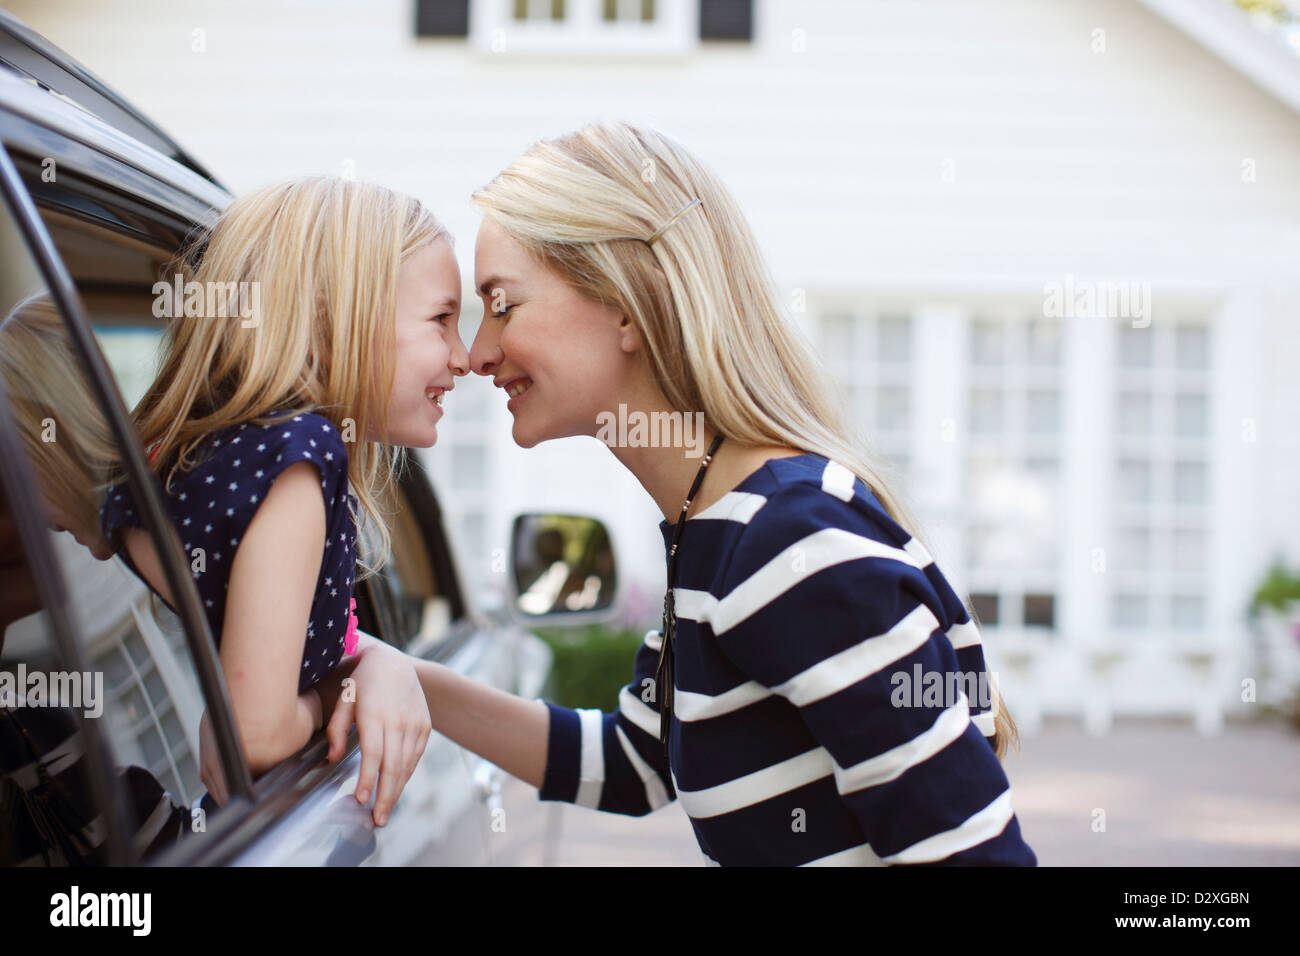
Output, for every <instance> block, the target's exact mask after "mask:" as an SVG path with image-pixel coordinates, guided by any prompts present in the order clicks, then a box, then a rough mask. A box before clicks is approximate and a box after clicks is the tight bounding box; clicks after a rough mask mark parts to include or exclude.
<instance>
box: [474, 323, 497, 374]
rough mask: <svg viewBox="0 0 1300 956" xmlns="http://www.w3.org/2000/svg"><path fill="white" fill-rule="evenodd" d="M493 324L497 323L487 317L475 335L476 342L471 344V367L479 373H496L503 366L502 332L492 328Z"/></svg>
mask: <svg viewBox="0 0 1300 956" xmlns="http://www.w3.org/2000/svg"><path fill="white" fill-rule="evenodd" d="M492 325H495V323H494V322H492V321H491V320H490V319H488V318H487V317H485V318H484V320H483V324H482V325H480V326H479V328H478V333H477V334H476V335H475V336H474V344H473V345H471V346H470V350H469V367H470V368H471V369H473V370H474V371H475V373H477V374H479V375H495V374H496V370H497V369H498V368H500V367H501V357H502V356H501V339H500V334H499V333H498V332H497V331H496V330H495V329H493V328H491V326H492Z"/></svg>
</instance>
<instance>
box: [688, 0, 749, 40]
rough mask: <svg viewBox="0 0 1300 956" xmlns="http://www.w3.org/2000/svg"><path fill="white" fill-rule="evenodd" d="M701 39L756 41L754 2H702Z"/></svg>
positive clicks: (731, 0)
mask: <svg viewBox="0 0 1300 956" xmlns="http://www.w3.org/2000/svg"><path fill="white" fill-rule="evenodd" d="M700 39H701V40H746V41H748V40H752V39H754V0H700Z"/></svg>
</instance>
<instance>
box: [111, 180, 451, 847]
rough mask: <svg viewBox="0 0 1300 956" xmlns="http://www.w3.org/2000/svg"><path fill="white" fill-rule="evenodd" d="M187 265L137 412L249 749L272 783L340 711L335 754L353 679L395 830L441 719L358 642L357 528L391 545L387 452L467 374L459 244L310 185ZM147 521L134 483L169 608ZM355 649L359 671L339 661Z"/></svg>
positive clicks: (427, 429) (373, 192) (248, 203)
mask: <svg viewBox="0 0 1300 956" xmlns="http://www.w3.org/2000/svg"><path fill="white" fill-rule="evenodd" d="M194 260H199V261H198V262H197V264H196V263H195V262H194ZM181 267H182V268H181V285H180V287H181V288H182V289H186V290H187V292H186V296H185V298H184V300H183V301H182V300H180V299H178V300H177V301H176V302H174V303H173V304H172V307H173V310H174V311H172V312H171V313H170V314H172V315H173V316H175V317H174V318H173V319H172V320H171V322H170V324H169V326H168V330H167V337H166V340H165V343H164V358H163V363H162V370H161V373H160V374H159V376H158V378H157V380H156V381H155V382H154V383H153V385H152V387H151V388H150V389H149V391H148V393H147V394H146V395H145V396H144V398H143V399H142V400H141V402H140V404H139V406H138V407H137V408H136V410H135V412H134V417H135V419H136V423H137V426H138V428H139V430H140V433H141V437H142V440H143V441H144V442H145V445H146V447H148V448H150V449H151V452H150V457H151V460H152V461H153V462H154V466H155V468H156V469H157V471H158V473H159V475H160V477H161V479H162V483H163V487H164V491H165V494H166V506H167V508H168V511H169V515H170V517H171V519H172V522H173V524H174V527H175V530H176V532H177V535H178V537H179V539H180V545H181V548H182V551H183V553H184V554H185V557H186V558H187V559H188V560H189V561H190V562H191V570H192V571H193V574H194V578H195V584H196V585H197V588H198V592H199V597H200V599H201V601H202V604H203V607H204V610H205V612H206V614H207V616H208V620H209V623H210V625H211V627H212V633H213V636H214V638H215V639H216V640H217V642H218V646H219V651H220V658H221V663H222V668H223V671H224V674H225V680H226V686H227V688H228V690H229V693H230V699H231V704H232V706H233V709H234V714H235V719H236V724H237V726H238V729H239V735H240V739H241V741H242V744H243V747H244V751H245V756H246V757H247V760H248V763H249V767H250V769H251V770H252V772H253V773H254V774H255V775H256V774H259V773H262V772H264V771H266V770H267V769H269V768H270V767H272V766H274V765H275V764H276V763H278V762H279V761H280V760H282V759H284V758H285V757H287V756H289V755H290V754H292V753H294V752H295V751H297V750H299V749H300V748H302V747H303V746H305V745H306V743H307V741H308V740H309V739H310V738H311V736H312V735H313V734H314V733H315V732H316V731H317V730H319V729H320V728H321V727H322V726H323V725H324V723H325V721H326V719H327V715H328V714H330V713H331V711H333V713H334V718H333V719H332V720H330V722H329V726H330V740H331V748H330V759H337V757H338V756H340V755H341V753H342V748H343V740H344V739H345V737H346V733H347V729H348V726H349V724H350V717H351V714H352V711H353V708H352V707H351V706H350V702H345V703H344V704H340V705H339V706H337V708H336V707H335V705H336V704H339V701H338V698H339V690H340V683H341V679H342V675H343V674H345V673H349V672H350V673H352V675H353V676H354V677H355V679H356V682H357V689H356V708H355V710H356V714H357V724H358V731H359V734H360V737H361V750H362V769H361V776H360V780H359V782H358V784H357V792H356V796H357V799H358V800H359V801H360V802H362V803H363V804H364V803H365V802H367V800H368V798H369V795H370V790H371V788H372V785H373V780H374V777H375V773H376V772H377V771H381V772H382V777H381V780H380V786H379V792H378V796H377V798H376V803H375V811H374V815H375V822H376V823H377V824H379V825H383V824H384V822H385V820H386V817H387V814H388V812H389V810H390V809H391V807H392V804H393V802H394V801H395V800H396V798H397V794H398V793H400V791H401V789H402V786H404V784H405V782H406V780H407V779H408V778H409V776H410V774H411V772H412V771H413V769H414V767H415V764H416V762H417V761H418V759H419V757H420V754H421V753H422V752H423V750H424V746H425V743H426V741H427V740H428V734H429V718H428V710H427V706H426V705H425V701H424V699H423V697H422V696H421V695H420V692H419V685H418V684H417V683H416V681H415V678H414V675H413V673H412V671H411V668H410V665H409V663H407V659H406V658H405V657H404V656H402V655H400V654H398V653H397V652H396V651H393V650H392V649H389V648H386V647H385V646H384V645H382V643H381V642H378V641H375V640H373V639H371V638H369V637H368V636H366V635H359V634H358V633H357V631H356V618H355V615H354V614H353V613H352V611H353V610H354V609H355V607H356V602H355V600H354V599H353V596H352V595H353V589H354V587H355V585H356V569H357V567H358V561H357V545H356V542H357V521H358V519H359V518H360V517H361V513H362V512H364V516H365V517H366V518H368V519H369V520H371V521H373V522H374V523H375V524H376V526H377V528H378V530H379V533H380V538H381V540H382V549H383V550H386V549H387V541H388V538H387V532H386V531H385V528H384V522H383V518H382V513H383V510H384V509H383V501H384V496H385V494H386V490H387V487H388V483H389V481H390V479H391V476H392V473H393V468H394V466H395V464H396V462H397V456H398V455H399V454H400V451H399V450H398V449H397V448H395V447H391V446H414V447H427V446H430V445H432V444H433V443H434V442H435V441H436V440H437V422H438V420H439V418H440V417H441V416H442V408H441V403H442V396H443V394H444V393H445V392H447V391H450V390H451V389H452V388H453V385H454V376H456V375H464V374H466V372H467V368H466V366H467V356H466V352H465V348H464V345H463V343H462V342H461V341H460V338H459V334H458V332H457V320H458V318H459V298H460V273H459V270H458V268H457V266H456V260H455V257H454V255H453V254H452V249H451V242H450V237H449V236H448V235H447V234H446V232H445V231H444V230H443V228H442V226H441V225H440V224H439V223H438V221H437V220H436V219H435V218H434V217H433V216H432V214H430V213H429V212H428V211H427V210H426V209H425V208H424V207H423V206H422V205H421V204H420V203H419V202H417V201H416V200H414V199H411V198H409V197H406V196H402V195H399V194H397V193H394V192H392V191H390V190H387V189H384V188H382V187H379V186H374V185H367V184H362V183H357V182H351V181H347V180H343V179H330V178H308V179H301V180H296V181H292V182H287V183H282V184H279V185H275V186H271V187H268V188H265V189H262V190H259V191H257V192H254V193H251V194H249V195H247V196H244V197H242V198H240V199H238V200H236V201H235V202H233V203H232V204H231V205H230V207H229V208H228V209H227V210H226V211H225V212H224V213H223V214H222V215H221V217H220V218H219V220H218V222H217V223H216V225H215V227H214V228H213V229H212V231H211V233H210V234H209V235H207V236H205V237H204V238H203V239H202V240H201V244H196V245H195V246H194V247H193V248H191V249H190V250H188V252H187V253H186V254H184V255H182V257H181ZM168 278H170V277H168ZM191 282H192V283H197V285H195V286H190V283H191ZM190 289H196V290H200V291H201V292H202V295H194V294H191V293H190V292H189V291H188V290H190ZM207 290H217V292H218V293H219V295H214V296H209V295H208V294H207ZM232 293H233V294H232ZM221 295H224V296H225V299H224V301H223V300H222V299H221V298H220V296H221ZM214 305H215V308H214ZM250 306H251V308H250ZM209 309H211V310H212V312H214V313H215V314H195V313H196V312H197V313H202V312H204V311H207V310H209ZM139 525H140V521H139V518H138V516H137V514H136V510H135V508H134V506H133V504H132V501H131V499H130V495H129V493H128V491H127V490H126V486H125V484H120V485H118V486H116V487H113V488H110V489H109V491H108V492H107V493H106V495H105V498H104V506H103V530H104V533H105V536H106V537H107V538H108V539H109V540H110V542H112V543H113V545H114V547H115V548H116V549H120V553H121V555H122V557H123V559H124V560H125V561H126V562H127V563H128V564H129V565H130V566H131V568H132V570H134V571H135V572H136V573H137V574H138V575H140V576H141V577H142V578H143V579H144V580H145V582H146V583H148V584H149V585H150V586H151V587H152V588H153V589H154V590H155V591H157V592H158V593H159V595H160V596H161V597H162V598H163V599H164V600H166V601H168V603H172V602H171V596H170V594H169V593H168V590H167V587H166V583H165V580H164V579H163V575H162V572H161V567H160V565H159V562H158V559H157V556H156V555H155V554H154V553H153V550H152V547H151V546H150V545H149V544H148V538H147V536H146V534H145V533H144V532H143V531H142V530H139ZM381 554H382V551H381ZM362 569H363V571H364V572H365V573H369V572H371V571H373V570H374V566H371V567H366V565H364V564H363V565H362ZM358 653H359V654H360V656H361V657H362V660H361V661H360V662H359V663H357V664H356V669H355V671H351V668H350V667H345V668H340V667H339V665H340V662H342V661H343V659H344V656H345V655H353V654H358ZM202 736H203V743H202V749H203V755H202V760H201V763H202V767H203V769H202V773H201V776H202V778H203V781H204V783H205V785H207V786H208V788H209V791H210V793H211V795H212V797H213V798H214V799H215V800H216V801H217V803H222V802H224V801H225V799H226V797H227V793H226V790H225V783H224V781H223V780H222V779H221V774H220V771H219V762H218V760H217V755H216V750H215V741H214V739H213V738H212V736H211V730H210V727H209V726H208V722H207V719H206V715H205V718H204V726H203V735H202Z"/></svg>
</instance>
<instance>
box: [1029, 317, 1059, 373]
mask: <svg viewBox="0 0 1300 956" xmlns="http://www.w3.org/2000/svg"><path fill="white" fill-rule="evenodd" d="M1028 358H1029V363H1030V364H1031V365H1059V364H1060V363H1061V323H1060V322H1058V321H1055V320H1052V319H1035V320H1033V321H1032V322H1030V323H1029V356H1028Z"/></svg>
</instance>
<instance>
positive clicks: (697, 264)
mask: <svg viewBox="0 0 1300 956" xmlns="http://www.w3.org/2000/svg"><path fill="white" fill-rule="evenodd" d="M471 198H472V201H473V202H474V204H475V205H476V206H477V207H478V208H479V209H481V210H482V211H483V213H484V215H485V216H487V217H488V218H490V219H492V220H493V221H494V222H495V223H497V224H498V225H499V226H501V227H502V228H503V229H504V230H505V231H506V232H507V233H509V234H510V235H511V236H512V237H513V238H514V239H515V240H516V241H518V242H519V243H520V244H521V245H522V246H523V247H524V248H525V249H527V250H528V251H529V252H530V253H531V254H532V255H533V256H534V257H535V258H536V259H537V260H538V261H539V262H541V263H542V264H543V265H545V266H547V267H548V268H550V269H552V270H553V271H554V272H555V273H556V274H557V275H559V276H560V277H561V278H563V279H564V280H565V281H566V282H568V283H569V284H570V285H571V286H572V287H573V288H574V289H575V290H577V291H578V292H579V293H581V294H582V295H584V296H586V297H587V298H589V299H592V300H594V301H596V302H599V303H601V304H603V305H606V306H610V307H613V308H616V309H618V310H619V311H621V312H623V313H624V314H625V315H627V316H628V318H629V319H631V321H632V322H633V323H635V325H636V327H637V329H638V331H639V332H640V336H641V339H642V341H643V342H644V344H645V350H646V353H647V355H648V357H649V362H650V366H651V369H652V371H653V373H654V375H655V377H656V379H657V380H658V384H659V387H660V388H661V389H662V390H663V393H664V395H665V397H666V398H667V399H668V401H669V402H670V403H671V405H672V407H674V408H676V409H680V410H682V411H694V410H701V411H703V412H704V415H705V418H706V420H707V421H708V422H709V423H710V424H711V425H712V427H714V428H715V429H717V430H718V431H720V432H722V433H723V434H724V435H726V436H727V437H728V438H731V439H733V440H735V441H736V442H738V443H740V444H746V445H760V446H762V445H784V446H787V447H793V448H798V449H802V450H803V451H806V452H813V453H816V454H818V455H822V456H824V457H826V458H828V459H831V460H833V461H837V462H839V463H840V464H842V465H844V466H845V467H846V468H848V469H849V470H850V471H852V472H853V473H854V474H856V475H857V476H858V477H860V478H862V480H863V481H864V482H865V483H866V484H867V486H868V487H869V488H870V489H871V490H872V492H874V494H875V495H876V497H877V498H878V499H879V500H880V502H881V504H882V505H883V506H884V508H885V510H886V511H887V512H888V513H889V515H890V516H891V517H892V518H893V519H894V520H895V521H896V522H898V524H899V525H900V526H901V527H902V528H903V529H904V530H906V531H907V532H908V533H909V534H912V535H914V536H917V531H916V529H917V524H916V522H915V521H914V520H913V519H912V518H911V516H910V514H909V513H908V509H907V508H906V507H905V505H904V503H903V502H902V501H901V500H900V498H899V497H898V496H897V495H895V494H894V492H893V491H892V490H891V489H890V487H889V484H888V483H887V482H886V480H885V474H886V469H885V468H884V466H883V465H882V464H881V463H880V462H879V461H878V460H877V459H876V458H875V456H874V455H873V454H872V453H871V451H870V449H869V448H868V446H867V445H866V443H865V442H864V441H863V439H862V437H861V436H860V434H859V433H858V432H857V429H856V428H854V427H853V425H852V424H851V422H850V420H849V418H848V416H847V414H846V411H845V407H844V403H843V402H842V401H838V400H837V399H836V393H835V392H834V390H833V389H832V388H831V387H830V386H829V385H828V384H827V383H828V382H829V381H830V380H831V377H830V376H829V375H828V374H827V371H826V367H825V365H824V364H823V363H822V362H821V361H820V360H819V359H818V358H817V356H816V353H815V352H814V351H813V350H812V349H811V348H810V347H809V345H808V343H807V342H806V341H805V340H804V338H803V337H802V336H801V335H800V334H799V333H798V331H797V330H796V329H795V328H794V327H793V324H792V323H791V322H790V321H789V319H788V318H787V317H786V315H785V314H784V312H783V310H782V308H781V305H780V301H779V298H778V296H777V292H776V286H775V283H774V282H773V281H772V277H771V274H770V273H769V271H768V269H767V266H766V264H765V263H764V261H763V258H762V256H761V254H760V253H759V249H758V244H757V243H756V241H755V239H754V236H753V233H752V231H751V230H750V227H749V223H748V222H747V221H746V220H745V217H744V215H743V214H742V213H741V211H740V208H739V206H738V205H737V204H736V202H735V200H734V199H733V198H732V196H731V194H730V193H729V192H728V191H727V189H726V187H725V186H723V184H722V182H721V181H720V180H719V179H718V177H717V176H716V175H715V174H714V173H713V172H712V171H711V170H709V169H708V168H707V167H706V166H705V165H704V164H703V163H701V162H700V161H699V160H698V159H696V158H695V157H694V156H692V155H691V154H690V153H689V152H687V150H686V149H685V148H683V147H682V146H681V145H680V144H679V143H677V142H676V141H674V140H673V139H671V138H670V137H668V136H666V135H664V134H662V133H660V132H658V131H656V130H653V129H650V128H648V127H644V126H638V125H635V124H632V123H626V122H599V123H593V124H591V125H589V126H586V127H584V128H583V129H581V130H578V131H577V132H574V133H570V134H568V135H565V136H561V137H558V138H556V139H551V140H542V141H540V142H538V143H536V144H535V145H534V146H533V147H532V148H530V149H529V150H528V151H527V152H525V153H524V154H523V155H522V156H520V157H519V158H518V159H516V160H515V161H514V162H513V163H512V164H511V165H510V166H509V167H508V168H507V169H506V170H505V171H504V172H502V173H501V174H500V175H498V176H497V177H496V178H495V179H494V180H493V181H492V182H491V183H489V184H488V185H487V186H485V187H483V188H482V189H480V190H478V191H477V192H475V193H474V195H473V196H472V197H471ZM697 198H698V199H699V200H701V204H700V205H699V206H696V207H693V208H690V209H686V207H687V206H688V204H690V203H691V201H692V200H694V199H697ZM683 209H686V211H685V212H682V210H683ZM679 213H681V215H678V214H679ZM674 216H676V217H677V218H676V220H675V221H674V222H673V223H672V225H671V226H670V227H669V228H667V229H666V230H664V231H663V232H662V234H661V235H659V237H658V238H657V239H655V241H654V242H653V243H650V242H649V241H648V240H649V239H650V238H651V237H652V236H654V235H655V233H656V231H657V230H659V229H660V228H661V227H662V226H663V225H664V224H665V223H667V222H668V221H669V220H670V219H672V218H673V217H674ZM990 677H992V675H991V674H990ZM990 683H991V684H993V700H992V703H993V709H994V712H995V717H994V721H995V729H996V734H995V737H994V749H995V751H996V753H997V754H998V757H999V758H1001V757H1002V756H1003V755H1004V754H1005V752H1006V749H1007V746H1008V742H1009V741H1010V740H1012V739H1014V738H1016V737H1017V733H1016V728H1015V723H1014V722H1013V721H1012V720H1011V717H1010V715H1009V714H1008V713H1007V710H1006V708H1005V706H1002V704H1001V701H1000V699H999V695H998V692H997V688H996V684H995V683H994V682H992V681H991V682H990Z"/></svg>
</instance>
